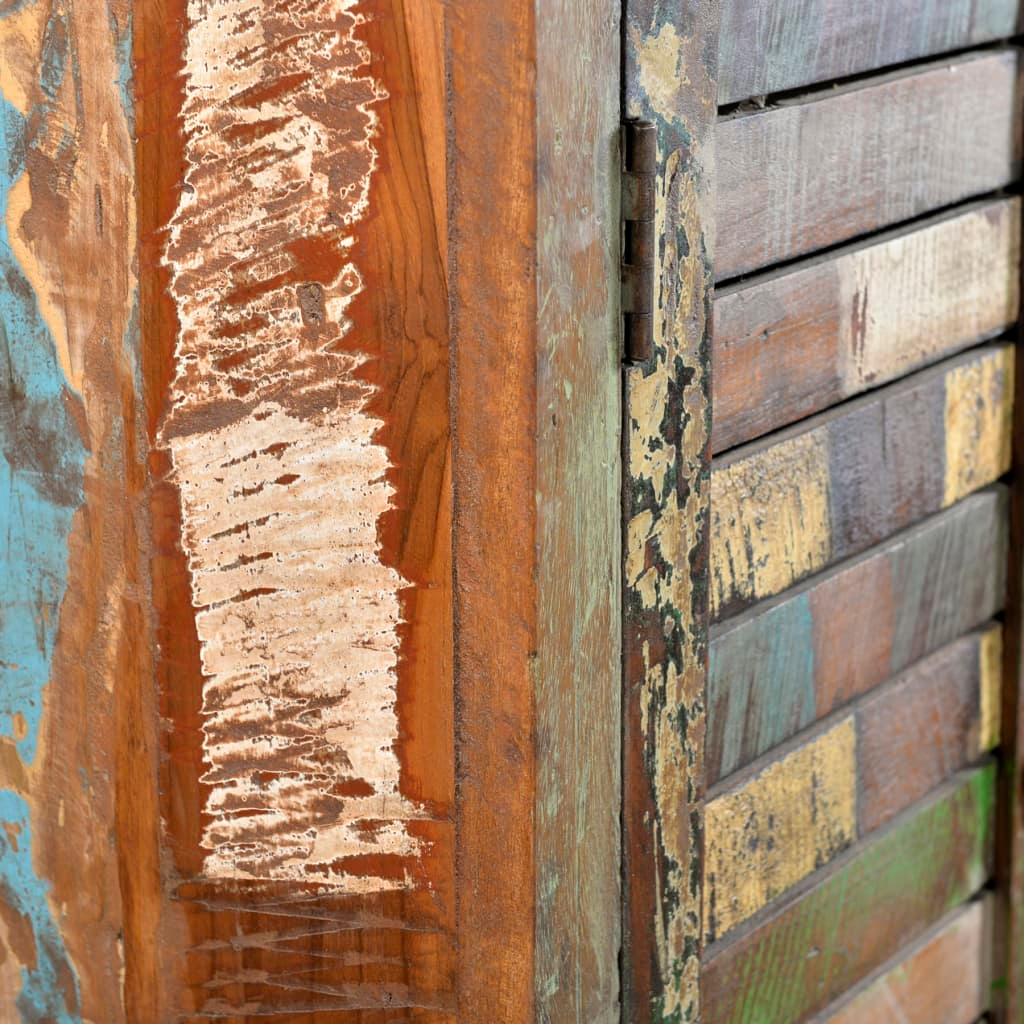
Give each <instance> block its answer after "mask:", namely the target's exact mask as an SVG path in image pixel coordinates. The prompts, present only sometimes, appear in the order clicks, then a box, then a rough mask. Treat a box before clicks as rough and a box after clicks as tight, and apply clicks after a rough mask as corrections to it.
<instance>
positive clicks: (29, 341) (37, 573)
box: [0, 4, 86, 1024]
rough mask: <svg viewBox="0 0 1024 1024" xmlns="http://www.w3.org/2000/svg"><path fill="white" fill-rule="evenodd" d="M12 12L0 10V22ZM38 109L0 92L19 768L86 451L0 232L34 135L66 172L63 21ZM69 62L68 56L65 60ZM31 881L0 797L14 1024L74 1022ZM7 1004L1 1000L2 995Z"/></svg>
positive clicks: (9, 564) (72, 999)
mask: <svg viewBox="0 0 1024 1024" xmlns="http://www.w3.org/2000/svg"><path fill="white" fill-rule="evenodd" d="M15 9H17V7H16V6H12V5H11V4H6V5H2V6H0V16H3V15H4V14H10V13H11V12H12V11H13V10H15ZM43 51H44V52H43V59H42V66H41V72H40V86H41V89H42V92H43V95H44V97H48V100H45V99H44V101H43V105H42V107H41V108H39V109H37V110H35V111H33V113H32V125H33V127H31V128H30V127H29V122H28V121H27V120H26V118H25V117H23V116H22V115H21V113H20V112H19V111H18V110H17V109H16V108H15V107H13V106H12V105H11V104H10V103H8V102H7V100H6V99H5V98H4V97H3V96H2V95H0V454H2V456H3V457H2V459H0V529H2V531H3V534H2V542H0V735H3V736H6V737H9V738H10V739H13V740H14V741H15V744H16V749H17V751H18V754H19V756H20V757H21V759H22V760H23V761H24V762H25V763H26V764H32V763H33V761H34V760H35V757H36V753H37V747H38V741H39V727H40V722H41V718H42V710H43V692H44V690H45V687H46V685H47V683H48V682H49V678H50V665H51V661H52V659H53V651H54V645H55V642H56V638H57V626H58V619H59V614H60V606H61V601H62V600H63V597H64V594H65V591H66V589H67V583H68V538H69V536H70V533H71V527H72V519H73V516H74V513H75V510H76V509H77V508H78V507H79V506H80V505H81V503H82V500H83V483H84V464H85V456H86V449H85V445H84V444H83V442H82V439H81V437H80V436H79V433H78V430H77V428H76V426H75V422H74V417H73V407H74V404H75V403H77V402H78V397H77V396H76V395H75V394H74V393H73V392H72V390H71V388H70V387H69V385H68V382H67V381H66V379H65V377H64V374H63V371H62V370H61V367H60V363H59V361H58V358H57V350H56V344H55V341H54V339H53V337H52V335H51V334H50V331H49V329H48V327H47V325H46V322H45V320H44V319H43V317H42V315H41V312H40V310H39V304H38V301H37V299H36V295H35V293H34V291H33V289H32V287H31V284H30V282H29V281H28V279H27V278H26V277H25V275H24V273H23V271H22V269H21V267H20V266H19V265H18V262H17V260H16V259H15V256H14V252H13V250H12V248H11V244H10V238H9V236H8V232H7V223H6V222H7V207H8V203H9V198H10V189H11V187H12V185H13V184H14V183H15V182H16V181H18V179H19V178H20V177H21V176H22V174H23V173H24V171H25V163H26V147H28V146H31V145H32V144H33V142H34V137H35V133H36V132H38V131H40V130H42V131H59V132H60V138H61V144H60V147H59V152H58V153H57V155H56V160H57V161H58V163H60V162H61V161H65V160H66V161H68V163H67V164H65V165H64V166H73V157H74V151H73V149H74V145H75V138H74V134H73V132H70V131H68V130H67V128H66V126H62V125H59V124H58V125H55V124H54V123H53V120H54V119H53V117H52V116H51V115H52V109H47V107H49V106H50V105H51V103H52V101H53V100H54V99H55V97H56V94H57V92H58V91H59V90H61V87H62V84H63V83H64V79H65V76H66V74H67V71H68V68H69V66H70V67H71V69H72V72H73V74H74V76H75V82H74V86H75V89H74V91H75V100H76V104H77V106H78V108H79V113H80V112H81V90H80V77H79V75H78V73H77V72H78V67H77V61H76V60H75V59H73V47H72V46H71V43H70V40H69V26H68V22H67V19H66V17H64V16H63V15H62V14H61V13H59V12H57V13H55V14H54V16H53V17H51V19H50V22H49V23H48V25H47V29H46V33H45V38H44V43H43ZM69 56H70V57H72V59H70V61H69ZM49 888H50V886H49V883H47V882H45V881H43V880H41V879H40V878H38V877H37V876H36V874H35V870H34V866H33V863H32V832H31V828H30V822H29V807H28V804H27V803H26V801H25V800H24V799H23V798H22V797H21V796H19V795H18V794H16V793H14V792H11V791H9V790H0V896H2V898H3V901H4V903H5V904H6V906H7V907H9V908H10V909H11V910H12V911H13V912H14V913H15V914H17V915H18V917H19V918H20V922H19V923H18V924H16V925H15V927H23V925H24V924H27V926H28V928H29V929H30V930H31V935H32V939H33V942H34V944H35V950H34V953H35V955H34V957H32V958H26V959H27V960H28V962H27V963H26V964H23V965H22V967H21V977H22V987H21V992H20V993H19V994H18V996H17V999H16V1000H15V1006H16V1007H17V1010H18V1013H19V1015H20V1016H21V1019H22V1021H23V1022H25V1024H43V1022H44V1021H46V1022H49V1021H55V1022H57V1024H78V1022H80V1020H81V1016H80V1014H81V1011H80V1001H81V999H80V992H79V986H78V979H77V977H76V976H75V971H74V968H73V966H72V964H71V961H70V958H69V957H68V953H67V949H66V948H65V946H64V942H63V939H62V937H61V933H60V929H59V928H58V926H57V923H56V920H55V919H54V916H53V913H52V910H51V908H50V901H49ZM12 995H13V993H12Z"/></svg>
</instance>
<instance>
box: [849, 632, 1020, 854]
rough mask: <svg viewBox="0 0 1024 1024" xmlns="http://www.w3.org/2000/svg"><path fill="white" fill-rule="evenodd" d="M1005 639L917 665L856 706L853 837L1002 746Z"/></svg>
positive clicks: (972, 640) (994, 635)
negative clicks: (1000, 710)
mask: <svg viewBox="0 0 1024 1024" xmlns="http://www.w3.org/2000/svg"><path fill="white" fill-rule="evenodd" d="M1001 660H1002V633H1001V631H1000V630H999V628H998V627H993V628H992V629H990V630H987V631H986V632H984V633H981V634H974V635H973V636H971V637H967V638H965V639H964V640H961V641H959V642H958V643H955V644H952V645H951V646H949V647H946V648H943V649H942V650H941V651H938V652H937V653H936V654H934V655H932V657H930V658H927V659H925V660H924V661H921V662H918V663H917V664H916V665H915V666H914V667H913V668H911V669H909V670H908V671H907V672H906V673H904V674H903V675H902V676H901V677H900V678H899V679H897V680H896V681H895V682H894V683H893V685H891V686H885V687H882V688H881V689H880V690H879V691H878V692H877V693H874V694H871V695H870V696H869V697H868V699H867V700H866V701H865V702H864V704H863V706H861V707H858V708H857V711H856V713H855V715H854V719H855V720H856V723H857V801H858V814H857V818H858V834H859V835H862V836H863V835H867V834H868V833H869V832H873V831H874V830H875V829H877V828H881V826H882V825H884V824H885V823H886V822H887V821H889V820H890V819H892V818H894V817H895V816H896V815H897V814H899V813H900V812H901V811H903V810H905V809H906V808H907V807H910V806H911V805H912V804H914V803H916V802H917V801H918V800H920V799H922V798H923V797H924V796H926V795H927V794H928V793H929V792H931V790H933V789H934V788H935V787H936V786H938V785H940V784H941V783H942V782H944V781H945V780H946V779H947V778H948V777H949V776H950V775H951V774H952V773H953V772H955V771H959V770H960V769H962V768H966V767H967V766H968V765H970V764H972V763H973V762H975V761H977V760H978V758H979V757H980V756H981V754H983V753H984V752H986V751H991V750H993V749H994V748H995V747H996V746H997V745H998V743H999V715H998V707H999V700H1000V693H1001V687H1000V679H1001V669H1000V665H1001Z"/></svg>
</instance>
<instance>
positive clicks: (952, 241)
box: [712, 199, 1021, 453]
mask: <svg viewBox="0 0 1024 1024" xmlns="http://www.w3.org/2000/svg"><path fill="white" fill-rule="evenodd" d="M1020 215H1021V211H1020V201H1019V200H1018V199H1000V200H994V201H992V202H986V203H980V204H976V205H972V206H970V207H968V208H967V209H965V210H958V211H957V212H955V213H952V214H943V215H941V216H939V217H937V218H935V219H933V220H931V221H929V222H927V223H925V224H923V225H920V226H915V227H913V228H912V229H911V230H909V231H899V232H896V233H892V234H889V235H886V236H885V237H883V238H880V239H878V240H876V241H872V242H870V243H868V244H866V245H862V246H856V247H850V248H847V249H845V250H843V251H842V252H839V253H836V254H834V255H829V256H827V257H824V258H820V259H814V260H810V261H807V262H804V263H800V264H797V265H796V266H794V267H792V268H790V269H787V270H784V271H781V272H775V273H769V274H766V275H764V276H762V277H757V278H753V279H751V280H750V281H746V282H743V283H742V284H737V285H731V286H727V287H726V288H724V289H722V290H720V291H719V292H718V294H717V295H716V296H715V344H714V346H713V350H712V351H713V355H714V380H715V391H714V427H713V439H712V440H713V447H714V450H715V452H716V453H718V452H722V451H724V450H726V449H727V448H731V447H733V446H734V445H737V444H741V443H742V442H744V441H749V440H752V439H753V438H756V437H759V436H761V435H762V434H767V433H768V432H769V431H772V430H776V429H778V428H779V427H783V426H786V425H787V424H789V423H793V422H795V421H796V420H799V419H803V418H804V417H806V416H810V415H812V414H813V413H816V412H821V411H822V410H823V409H826V408H828V407H829V406H831V405H835V404H836V403H838V402H840V401H843V400H844V399H846V398H850V397H852V396H854V395H857V394H860V393H861V392H862V391H865V390H868V389H869V388H873V387H877V386H878V385H880V384H885V383H888V382H889V381H892V380H895V379H896V378H897V377H901V376H903V375H904V374H907V373H909V372H911V371H914V370H918V369H920V368H922V367H923V366H926V365H928V364H930V363H934V362H937V361H938V360H939V359H941V358H943V357H945V356H949V355H952V354H953V353H955V352H957V351H959V350H960V349H963V348H966V347H968V346H969V345H972V344H975V343H976V342H978V341H982V340H986V339H988V338H993V337H995V336H996V335H998V334H1000V333H1001V332H1003V331H1005V330H1007V329H1008V328H1009V327H1010V326H1012V325H1013V324H1014V323H1015V322H1016V319H1017V313H1018V310H1019V305H1020V301H1019V294H1018V287H1017V282H1018V274H1019V264H1020V237H1019V236H1020Z"/></svg>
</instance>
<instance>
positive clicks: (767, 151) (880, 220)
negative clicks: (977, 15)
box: [715, 49, 1021, 280]
mask: <svg viewBox="0 0 1024 1024" xmlns="http://www.w3.org/2000/svg"><path fill="white" fill-rule="evenodd" d="M1018 67H1019V57H1018V51H1017V50H1015V49H1006V50H1001V51H997V52H994V53H984V54H981V55H971V56H967V57H962V58H957V59H955V60H950V61H944V62H942V63H938V64H932V65H928V66H926V67H925V68H923V69H918V70H915V71H914V72H912V73H907V72H900V73H898V74H896V75H893V76H888V77H885V78H882V79H876V80H872V81H868V82H866V83H858V84H857V85H855V86H849V87H846V88H844V89H839V90H830V91H828V92H822V93H820V94H813V95H812V96H810V97H807V98H805V100H803V101H801V102H787V103H785V104H783V105H781V106H777V107H771V108H768V109H765V110H762V111H758V112H756V113H751V114H740V115H737V116H733V117H730V118H727V119H725V120H723V121H721V122H720V123H719V125H718V130H717V132H716V179H715V193H716V214H717V216H716V249H715V271H716V274H717V277H718V279H719V280H726V279H729V278H733V277H736V276H738V275H741V274H747V273H750V272H751V271H754V270H757V269H759V268H761V267H766V266H769V265H770V264H773V263H778V262H781V261H783V260H790V259H794V258H796V257H798V256H802V255H806V254H807V253H810V252H814V251H815V250H818V249H822V248H825V247H826V246H830V245H836V244H838V243H840V242H845V241H849V240H850V239H852V238H855V237H857V236H858V235H863V234H866V233H868V232H871V231H878V230H881V229H882V228H885V227H889V226H891V225H893V224H897V223H899V222H901V221H906V220H909V219H911V218H913V217H918V216H920V215H922V214H925V213H928V212H929V211H932V210H936V209H939V208H941V207H944V206H950V205H952V204H953V203H957V202H961V201H963V200H965V199H968V198H970V197H972V196H979V195H982V194H984V193H986V192H990V191H993V190H995V189H999V188H1004V187H1006V186H1008V185H1009V184H1011V183H1012V182H1013V181H1014V180H1015V179H1016V178H1017V177H1018V176H1019V169H1020V147H1021V140H1020V134H1021V133H1020V111H1019V108H1018V94H1019V71H1018Z"/></svg>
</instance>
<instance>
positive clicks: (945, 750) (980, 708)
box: [704, 626, 1002, 942]
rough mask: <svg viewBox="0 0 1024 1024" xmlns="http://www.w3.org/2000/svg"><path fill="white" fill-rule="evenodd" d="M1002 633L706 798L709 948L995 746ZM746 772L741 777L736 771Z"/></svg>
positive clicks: (901, 680)
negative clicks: (707, 800) (739, 772)
mask: <svg viewBox="0 0 1024 1024" xmlns="http://www.w3.org/2000/svg"><path fill="white" fill-rule="evenodd" d="M1001 663H1002V633H1001V630H1000V628H999V627H998V626H992V627H990V628H988V629H987V630H985V631H984V632H979V633H975V634H972V635H970V636H968V637H965V638H963V639H961V640H958V641H956V642H955V643H953V644H951V645H950V646H948V647H945V648H943V649H942V650H940V651H938V652H937V653H936V654H934V655H932V656H931V657H929V658H926V659H925V660H924V661H921V662H919V663H918V664H916V665H915V666H914V667H913V668H911V669H910V670H908V671H907V672H906V673H904V674H903V675H902V676H899V677H898V678H897V679H895V680H893V681H892V682H891V683H889V684H888V685H885V686H882V687H880V688H879V689H877V690H875V691H874V692H872V693H871V694H869V695H868V696H867V697H866V698H865V699H863V700H861V701H858V702H857V703H856V704H854V705H853V706H852V707H851V708H850V709H849V712H848V713H847V714H845V715H843V716H842V717H841V718H840V719H839V721H837V722H834V723H833V724H830V725H827V726H825V727H824V728H822V729H818V730H815V731H814V733H813V734H812V735H811V736H810V737H809V738H805V737H801V738H800V739H799V741H798V742H799V745H798V746H795V747H793V746H791V745H789V746H787V747H786V748H783V749H782V750H773V751H772V753H771V754H770V755H769V757H768V758H766V759H765V760H766V761H767V762H768V763H767V764H764V763H762V764H759V766H756V767H755V768H754V769H753V774H752V775H749V776H746V777H744V778H743V779H741V780H740V781H732V780H727V781H726V783H725V784H724V785H725V786H726V787H727V788H726V790H725V792H722V791H721V789H719V791H718V792H715V791H712V792H711V794H709V802H708V806H707V812H706V829H707V847H706V848H707V854H706V858H705V863H704V901H705V905H704V928H705V938H706V941H708V942H714V941H715V940H716V939H721V938H722V937H723V936H725V935H727V934H728V933H729V932H730V931H731V930H732V929H733V928H735V927H736V926H737V925H739V924H741V923H742V922H743V921H745V920H746V919H747V918H749V917H751V916H752V915H753V914H755V913H757V911H759V910H760V909H761V908H762V907H764V906H766V905H767V904H768V903H770V902H772V901H773V900H774V899H776V898H777V897H779V896H781V895H782V894H783V893H784V892H785V891H786V890H787V889H789V888H790V887H792V886H793V885H795V884H796V883H798V882H799V881H801V880H802V879H804V878H806V877H807V876H808V875H810V874H811V873H812V872H814V871H816V870H817V869H819V868H822V867H823V866H824V865H826V864H827V863H829V861H831V860H833V859H834V858H835V857H836V856H837V855H838V854H840V853H841V852H842V851H843V850H845V849H846V848H847V847H849V846H851V845H852V844H853V843H854V842H855V841H856V840H857V839H858V838H863V837H864V836H866V835H868V834H869V833H870V832H873V831H874V830H876V829H878V828H881V827H882V826H883V825H885V824H886V823H887V822H888V821H889V820H891V819H892V818H893V817H895V816H896V815H897V814H899V813H901V812H902V811H905V810H906V809H907V808H908V807H911V806H912V805H913V804H914V803H916V802H917V801H918V800H921V799H923V798H924V797H926V796H927V795H928V794H929V793H930V792H932V791H933V790H934V789H937V788H938V787H939V786H940V785H942V783H943V782H945V781H946V780H947V779H948V778H949V777H950V776H951V775H953V774H955V773H956V772H958V771H960V770H961V769H963V768H966V767H968V766H970V765H971V764H973V763H975V762H977V761H978V760H979V758H980V757H981V756H982V755H983V754H985V753H987V752H989V751H992V750H994V749H995V747H996V746H997V745H998V743H999V702H1000V697H1001ZM744 774H745V775H746V773H744Z"/></svg>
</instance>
